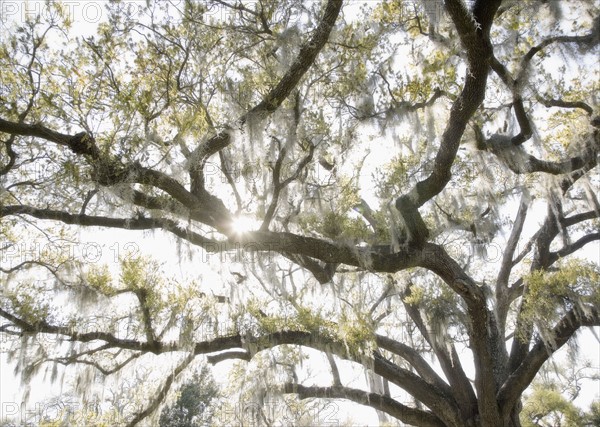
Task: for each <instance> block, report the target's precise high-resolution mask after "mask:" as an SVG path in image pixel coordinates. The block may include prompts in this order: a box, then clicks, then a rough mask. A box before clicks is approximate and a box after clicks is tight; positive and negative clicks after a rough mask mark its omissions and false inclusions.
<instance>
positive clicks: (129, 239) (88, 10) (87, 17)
mask: <svg viewBox="0 0 600 427" xmlns="http://www.w3.org/2000/svg"><path fill="white" fill-rule="evenodd" d="M126 3H127V4H130V5H131V7H132V8H137V7H138V6H139V5H140V2H137V1H129V2H126ZM64 4H65V5H66V6H67V7H68V8H69V11H70V13H71V15H72V18H73V21H74V22H75V26H74V28H73V30H74V33H76V34H79V35H84V36H87V35H91V34H94V32H95V26H96V24H97V23H99V22H101V21H102V20H103V19H105V18H106V11H105V10H104V5H103V4H102V2H83V1H68V0H67V1H64ZM359 4H360V2H356V5H359ZM36 13H47V9H46V6H45V5H44V2H43V1H29V2H23V1H10V0H4V1H3V2H2V3H0V26H1V27H0V39H2V37H3V34H4V32H5V31H7V29H8V28H10V24H11V23H14V22H19V21H21V20H22V19H23V18H24V17H26V16H27V15H31V14H36ZM346 13H348V11H347V10H346ZM386 141H387V142H386ZM386 143H389V144H390V146H389V147H381V148H383V149H380V150H379V151H378V152H379V153H385V154H376V153H371V154H370V155H369V156H368V157H367V160H366V162H365V170H370V169H372V168H374V167H375V166H377V165H380V164H381V163H382V162H384V161H389V154H388V153H389V152H392V151H394V150H395V149H397V145H396V144H394V143H390V139H387V140H382V141H381V144H383V145H385V144H386ZM361 179H362V182H361V186H362V188H363V189H365V190H367V194H368V193H369V192H370V191H369V189H368V185H372V183H371V181H370V176H368V175H367V174H363V177H361ZM369 202H371V201H369ZM538 209H539V211H538ZM543 209H544V208H542V207H539V208H538V207H535V208H534V209H533V210H532V211H531V212H530V215H529V218H528V221H527V223H526V226H525V232H527V230H534V229H535V227H534V223H535V222H536V221H539V219H540V218H543V217H544V215H545V210H543ZM513 212H514V211H513ZM82 241H83V242H93V243H94V245H96V244H97V245H98V246H94V247H100V248H101V253H102V261H107V262H110V260H111V258H112V257H114V254H115V250H116V249H117V248H119V249H120V250H123V249H124V250H130V249H132V248H137V247H139V248H140V251H142V252H143V253H144V254H148V255H151V256H153V257H155V258H156V259H159V260H165V261H167V265H168V266H169V268H170V271H171V272H172V274H173V275H174V276H176V277H179V278H180V279H181V280H184V279H185V278H186V277H188V276H189V272H190V271H195V270H197V265H196V266H195V265H194V264H193V263H190V262H189V261H186V259H184V258H185V257H183V258H182V259H180V258H179V257H177V256H176V255H175V254H176V250H174V248H175V246H174V245H173V243H172V240H171V239H169V240H168V241H166V240H165V239H164V238H162V237H161V235H160V234H158V233H157V234H150V235H149V234H146V235H144V234H143V233H138V232H127V233H125V232H118V231H117V232H113V231H110V232H94V231H87V230H86V231H84V233H83V234H82ZM132 243H133V245H132ZM115 244H116V246H115ZM134 245H135V246H134ZM585 254H586V256H587V257H588V258H589V259H591V260H593V261H595V262H598V263H600V244H597V243H596V244H593V245H588V247H587V248H586V251H585ZM202 274H203V275H204V279H205V280H204V282H205V283H212V284H214V291H215V293H218V292H219V283H220V281H221V280H222V278H221V277H220V276H219V275H218V274H216V273H215V272H211V271H209V270H208V269H206V270H203V272H202ZM594 329H595V335H594V333H592V332H591V331H589V330H585V331H584V332H583V333H582V334H581V335H580V338H579V342H580V345H581V348H582V351H583V353H585V355H586V358H587V359H588V360H589V361H590V363H591V365H592V367H593V369H594V370H595V371H596V372H597V373H598V374H600V344H599V342H598V340H597V337H598V336H599V335H600V328H594ZM563 353H564V352H563ZM5 356H6V355H5V354H0V404H1V407H0V422H1V421H2V419H3V418H4V417H5V416H7V415H10V414H13V413H14V412H15V411H17V410H19V409H21V410H23V409H24V410H25V411H30V410H32V408H33V410H35V404H36V402H38V403H39V402H44V401H45V400H47V399H48V397H50V396H57V397H58V396H60V394H61V391H60V390H59V389H58V388H57V387H58V386H56V385H54V386H52V385H49V383H48V382H47V381H43V380H41V379H37V380H36V381H34V382H32V384H31V386H32V390H31V398H30V403H29V404H28V406H27V407H26V408H18V406H16V405H19V404H20V402H21V397H20V396H21V393H22V390H21V389H20V387H19V381H18V379H17V378H15V376H14V375H13V373H12V371H13V368H14V366H13V365H12V364H9V363H7V362H6V357H5ZM227 366H228V364H227V363H225V364H222V365H221V366H219V365H217V369H216V370H215V373H216V377H217V378H218V379H220V380H221V382H223V379H224V378H225V375H226V371H227ZM316 368H317V369H318V366H317V367H316ZM321 368H323V367H321ZM324 370H325V373H324V374H322V375H323V376H322V380H323V383H324V384H326V382H327V381H328V380H329V373H328V372H327V369H324ZM471 372H472V371H471ZM341 373H342V375H343V376H345V379H346V380H347V379H348V378H354V379H355V381H356V383H355V385H356V384H358V383H361V382H362V383H364V378H362V376H361V374H360V373H358V372H353V373H351V372H348V371H344V372H341ZM598 398H600V385H599V384H598V383H597V382H593V381H587V382H586V383H585V384H584V388H583V389H582V392H581V395H580V397H579V398H578V399H577V400H576V401H575V403H576V404H577V405H579V406H580V407H583V408H587V407H588V405H589V403H590V402H591V401H592V400H593V399H598ZM339 405H340V409H341V410H340V412H339V419H340V421H344V420H345V418H346V416H345V415H344V412H345V410H348V409H353V408H356V405H354V404H352V403H342V402H340V403H339ZM351 417H352V419H353V420H354V421H355V422H357V423H363V424H367V423H368V424H369V425H374V424H376V423H377V421H376V417H375V413H374V411H373V410H372V409H370V408H367V407H360V409H359V410H353V411H351Z"/></svg>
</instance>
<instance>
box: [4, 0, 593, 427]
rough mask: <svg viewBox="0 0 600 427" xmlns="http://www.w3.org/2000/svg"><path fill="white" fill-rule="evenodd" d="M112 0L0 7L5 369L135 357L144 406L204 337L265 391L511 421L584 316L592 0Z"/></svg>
mask: <svg viewBox="0 0 600 427" xmlns="http://www.w3.org/2000/svg"><path fill="white" fill-rule="evenodd" d="M9 3H10V2H9ZM71 6H72V5H71ZM103 7H104V9H102V13H101V15H102V16H101V17H102V19H100V20H99V21H98V22H97V23H90V22H88V23H86V22H85V21H84V20H83V19H82V18H81V17H79V18H78V19H75V18H74V17H73V8H72V7H70V6H69V4H67V3H60V2H49V3H47V4H44V6H43V10H41V11H40V13H37V14H32V13H30V12H28V13H24V12H23V13H21V12H22V11H20V9H19V8H18V7H17V8H12V9H8V8H7V9H6V12H7V13H5V14H4V20H5V22H3V23H4V24H5V25H4V27H3V28H2V31H3V34H2V39H1V40H2V41H1V42H0V82H1V84H0V139H1V145H0V185H1V187H0V218H1V219H0V233H1V236H2V240H1V242H0V245H1V246H0V251H1V253H2V265H1V269H2V270H1V274H0V277H1V280H2V288H1V289H2V291H1V294H0V316H1V317H2V323H1V324H0V330H1V332H2V333H3V336H4V337H7V338H8V342H5V346H8V347H9V350H10V354H11V355H12V356H13V357H14V359H13V360H15V361H16V363H17V366H18V369H19V370H20V372H21V374H22V378H23V380H24V381H25V382H28V381H30V379H31V378H32V377H33V375H34V374H36V373H37V372H40V370H43V369H45V368H47V367H50V369H51V370H52V371H56V369H57V368H56V367H57V366H59V365H68V366H70V365H74V366H78V367H81V369H80V370H78V371H77V372H79V373H80V375H82V378H87V380H88V382H87V383H86V382H85V381H83V382H82V383H80V384H89V382H90V381H92V379H93V378H96V377H93V376H90V372H91V371H93V372H94V375H97V376H105V377H108V378H110V377H112V376H115V375H116V374H117V373H119V372H125V371H126V370H127V369H128V368H129V367H131V366H133V365H135V364H141V365H143V366H145V367H146V368H147V369H148V368H152V369H150V372H154V373H155V374H156V375H157V376H160V381H159V380H158V379H156V378H154V379H153V380H152V381H153V382H151V383H149V385H145V386H144V388H143V393H142V396H144V399H142V404H141V405H139V406H136V407H135V409H131V408H130V410H127V411H124V413H123V417H122V420H123V422H124V423H125V424H127V425H136V424H138V423H143V422H145V420H147V418H148V417H155V418H154V419H156V417H157V416H158V415H157V414H159V413H160V408H161V405H162V404H163V402H164V401H165V399H166V398H167V396H168V395H169V392H170V391H171V389H172V388H174V387H173V385H174V384H175V383H177V381H180V379H181V378H183V377H184V376H185V374H186V372H187V371H188V370H192V369H193V366H194V363H195V362H197V361H198V360H201V359H204V358H205V359H206V360H208V362H210V363H213V364H217V363H219V362H224V361H231V360H241V361H242V362H241V363H243V364H250V365H251V364H252V363H253V361H254V360H255V359H256V358H257V357H262V358H263V362H264V361H265V360H266V361H268V363H266V362H264V363H263V364H262V366H264V367H265V369H264V371H263V373H262V374H261V376H260V378H256V383H255V385H254V386H253V387H254V388H255V389H257V388H261V387H262V388H263V389H267V391H265V392H268V393H270V394H272V395H278V396H280V397H282V396H283V397H285V398H289V397H290V396H291V397H292V398H294V399H300V400H304V399H319V398H326V399H344V400H347V401H351V402H355V403H356V404H360V405H366V406H369V407H371V408H374V409H375V410H377V411H378V413H379V414H380V416H381V417H384V416H385V417H389V418H388V419H396V420H398V421H400V422H403V423H406V424H411V425H418V426H457V427H459V426H461V427H462V426H511V427H514V426H520V425H521V424H520V421H519V413H520V412H521V409H522V403H521V399H522V396H523V393H524V391H525V390H526V389H527V388H528V387H529V385H530V384H531V383H532V381H533V380H534V378H536V375H537V373H538V371H539V370H540V368H541V367H542V366H543V365H544V364H545V363H546V362H547V361H548V360H549V359H550V358H551V357H552V356H553V354H555V353H556V352H557V351H558V350H559V349H560V348H561V347H563V346H564V345H565V344H567V343H568V342H571V341H572V340H574V339H575V337H576V335H577V333H578V331H580V330H581V329H582V328H584V327H589V326H599V325H600V313H599V311H598V307H599V306H600V292H599V289H598V283H599V278H600V270H599V268H598V262H597V261H598V260H597V258H596V260H595V261H596V262H593V261H594V260H593V259H592V261H590V257H589V255H586V253H588V254H589V252H586V251H587V250H588V249H589V248H596V255H597V248H598V246H594V245H596V244H597V243H596V242H597V241H598V240H600V231H599V227H598V225H599V220H598V218H599V216H600V203H599V202H598V198H597V194H598V184H599V180H598V166H597V164H598V149H599V147H600V117H599V116H598V93H600V91H599V86H600V85H599V75H598V54H599V53H600V52H599V47H598V46H599V44H600V9H599V7H598V4H597V3H595V2H589V1H575V0H574V1H570V2H553V1H545V0H527V1H521V2H514V1H507V0H505V1H501V0H472V1H463V0H445V1H444V2H441V1H428V0H424V1H401V0H382V1H378V2H366V3H365V4H362V3H359V2H355V1H346V2H344V1H342V0H327V1H311V2H303V1H300V0H278V1H272V2H265V1H238V0H227V1H226V0H207V1H189V0H185V1H174V0H172V1H166V2H158V1H156V2H152V1H149V2H146V3H140V2H119V1H115V2H107V3H106V4H105V5H103ZM8 12H10V14H9V13H8ZM8 18H10V19H8ZM244 222H245V223H246V227H242V224H243V223H244ZM85 230H94V232H95V233H102V235H103V236H107V235H110V233H114V236H119V237H120V236H123V235H126V234H127V233H130V235H131V236H133V237H132V239H138V238H139V237H140V236H142V237H145V238H148V239H149V238H150V237H149V234H148V233H150V232H154V233H155V234H154V235H153V236H159V237H160V238H161V239H164V241H165V242H175V245H172V246H169V244H170V243H165V246H164V247H165V248H172V249H165V250H166V251H172V252H173V255H176V254H178V256H179V257H180V258H182V259H186V262H187V264H185V265H187V266H188V267H187V268H188V273H189V277H190V280H189V281H183V280H179V279H177V278H176V277H175V276H174V275H172V274H171V273H169V268H170V267H169V266H168V265H162V266H161V265H160V264H158V263H157V262H156V261H155V260H151V259H148V258H146V257H141V256H137V254H132V253H130V252H127V253H120V254H119V255H120V256H119V257H117V258H118V259H119V260H120V263H119V265H118V266H115V265H114V264H112V265H102V264H101V263H97V262H94V261H96V258H95V255H94V254H93V253H92V252H93V250H96V249H98V248H97V247H96V246H93V247H85V248H82V247H81V244H79V246H78V243H77V242H78V240H77V239H78V238H81V239H83V237H81V236H82V234H80V233H81V232H85ZM88 235H89V234H88ZM78 236H79V237H78ZM137 241H138V242H139V246H140V247H143V245H144V240H143V239H142V240H137ZM40 248H41V249H40ZM38 249H40V250H38ZM75 249H80V250H79V251H75ZM84 249H85V250H84ZM75 252H77V253H76V254H75ZM174 258H175V257H165V260H167V261H168V262H171V261H172V259H174ZM209 271H211V272H213V273H212V274H213V275H209V273H208V272H209ZM214 272H217V273H218V275H215V274H217V273H214ZM194 277H195V278H196V280H194ZM215 277H218V279H215ZM208 278H210V279H208ZM215 281H216V282H217V283H213V282H215ZM207 282H211V283H207ZM211 286H213V287H211ZM214 286H216V288H215V287H214ZM215 289H217V291H215ZM207 325H211V326H210V328H209V327H208V326H207ZM213 326H214V327H213ZM209 329H210V331H209ZM209 332H210V333H209ZM50 338H51V339H50ZM166 360H168V361H170V362H168V363H167V362H165V361H166ZM173 361H175V362H173ZM306 364H314V366H321V367H326V369H327V371H328V372H329V374H330V375H329V377H328V383H327V384H324V383H323V382H318V381H312V380H311V379H307V378H306V376H305V375H304V374H305V372H303V369H302V366H306ZM167 365H168V367H167V368H163V367H164V366H167ZM250 365H248V366H250ZM356 366H358V367H360V369H365V370H366V372H367V377H368V378H369V381H368V387H367V386H366V385H365V384H362V385H361V384H358V383H356V382H355V381H353V378H350V376H347V375H346V374H347V372H349V371H348V370H349V369H353V368H352V367H356ZM90 370H91V371H90ZM161 375H162V376H161ZM53 376H54V375H53ZM259 380H260V381H259ZM259 385H260V387H259ZM82 391H83V392H85V386H84V387H83V390H82ZM144 393H145V394H144ZM283 397H282V398H283Z"/></svg>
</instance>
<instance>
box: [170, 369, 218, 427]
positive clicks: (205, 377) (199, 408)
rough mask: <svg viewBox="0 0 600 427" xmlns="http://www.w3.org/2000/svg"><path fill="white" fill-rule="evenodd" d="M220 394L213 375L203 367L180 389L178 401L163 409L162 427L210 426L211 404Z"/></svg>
mask: <svg viewBox="0 0 600 427" xmlns="http://www.w3.org/2000/svg"><path fill="white" fill-rule="evenodd" d="M218 394H219V389H218V387H217V384H216V383H215V381H214V379H213V376H212V373H211V372H210V370H209V369H208V367H206V366H202V369H201V370H200V372H199V373H195V374H194V376H193V377H192V378H191V379H190V380H189V381H187V382H185V383H184V384H183V385H182V386H181V388H180V389H179V392H178V396H177V400H176V401H175V402H174V403H173V404H172V405H167V406H165V407H164V408H163V409H162V412H161V414H160V419H159V425H160V427H197V426H203V425H206V424H210V420H211V411H210V409H209V407H210V404H211V402H212V401H213V399H215V398H216V397H217V396H218Z"/></svg>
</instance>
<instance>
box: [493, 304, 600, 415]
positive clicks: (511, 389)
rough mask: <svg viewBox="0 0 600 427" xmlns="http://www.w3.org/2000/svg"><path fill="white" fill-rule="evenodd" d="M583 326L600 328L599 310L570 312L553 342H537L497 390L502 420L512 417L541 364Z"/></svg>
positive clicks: (554, 335)
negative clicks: (514, 408)
mask: <svg viewBox="0 0 600 427" xmlns="http://www.w3.org/2000/svg"><path fill="white" fill-rule="evenodd" d="M582 326H600V313H599V312H598V308H597V307H588V308H586V309H585V310H582V309H572V310H570V311H569V312H568V313H567V314H566V315H565V316H564V317H563V318H562V319H561V320H560V321H559V322H558V323H557V325H556V326H555V327H554V329H553V330H552V337H553V340H552V342H551V343H550V342H544V341H542V340H541V339H538V341H537V343H536V344H535V345H534V346H533V348H532V349H531V351H529V353H528V354H527V355H526V356H525V357H524V358H523V359H522V362H521V363H520V364H519V365H518V367H517V368H516V369H515V370H514V371H513V372H512V374H511V375H510V376H509V377H508V379H507V380H506V381H505V382H504V384H503V385H502V387H501V388H500V389H499V391H498V404H499V406H500V408H501V410H502V416H503V418H505V419H506V418H507V417H508V416H509V415H510V413H511V412H512V409H513V407H514V405H515V404H516V402H517V400H518V399H519V397H520V396H521V395H522V394H523V392H524V391H525V389H526V388H527V387H528V386H529V384H531V381H533V379H534V378H535V376H536V374H537V373H538V371H539V369H540V368H541V367H542V365H543V364H544V363H545V362H546V361H547V360H548V359H549V358H550V357H551V356H552V355H553V354H554V353H555V352H556V351H557V350H558V349H560V348H561V347H562V346H563V345H564V344H565V343H566V342H567V341H568V340H569V339H570V338H571V337H572V336H573V335H574V334H575V332H576V331H577V330H578V329H579V328H580V327H582Z"/></svg>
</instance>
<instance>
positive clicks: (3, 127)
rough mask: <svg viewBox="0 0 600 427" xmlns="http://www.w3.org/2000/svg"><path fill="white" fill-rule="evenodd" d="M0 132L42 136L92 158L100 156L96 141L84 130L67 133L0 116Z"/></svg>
mask: <svg viewBox="0 0 600 427" xmlns="http://www.w3.org/2000/svg"><path fill="white" fill-rule="evenodd" d="M0 132H5V133H7V134H9V135H21V136H33V137H37V138H42V139H45V140H47V141H51V142H54V143H56V144H58V145H62V146H63V147H67V148H69V149H70V150H71V151H73V152H74V153H75V154H83V155H88V156H90V157H91V158H92V159H98V158H100V150H99V149H98V146H97V145H96V141H94V139H93V138H92V137H91V136H90V135H88V134H87V133H86V132H82V133H78V134H77V135H67V134H64V133H60V132H56V131H53V130H52V129H49V128H47V127H45V126H43V125H41V124H35V125H29V124H25V123H15V122H11V121H8V120H4V119H2V118H0Z"/></svg>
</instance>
